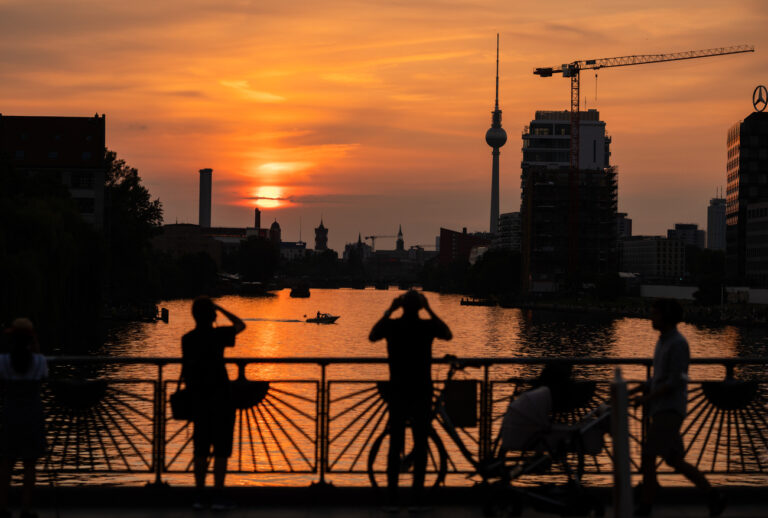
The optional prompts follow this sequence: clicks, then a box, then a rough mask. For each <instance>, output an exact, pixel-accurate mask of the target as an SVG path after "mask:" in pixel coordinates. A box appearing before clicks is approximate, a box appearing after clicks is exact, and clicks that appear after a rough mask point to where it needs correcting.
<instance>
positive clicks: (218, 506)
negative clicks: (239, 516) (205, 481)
mask: <svg viewBox="0 0 768 518" xmlns="http://www.w3.org/2000/svg"><path fill="white" fill-rule="evenodd" d="M236 507H237V505H235V503H234V502H233V501H232V500H228V499H226V498H220V499H217V500H214V501H213V503H212V504H211V511H231V510H232V509H234V508H236Z"/></svg>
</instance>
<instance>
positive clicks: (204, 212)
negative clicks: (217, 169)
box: [198, 169, 213, 228]
mask: <svg viewBox="0 0 768 518" xmlns="http://www.w3.org/2000/svg"><path fill="white" fill-rule="evenodd" d="M212 176H213V169H200V210H199V212H198V224H199V225H200V228H210V226H211V177H212Z"/></svg>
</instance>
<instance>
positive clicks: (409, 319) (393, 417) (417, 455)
mask: <svg viewBox="0 0 768 518" xmlns="http://www.w3.org/2000/svg"><path fill="white" fill-rule="evenodd" d="M398 308H403V314H402V316H401V317H400V318H394V319H393V318H391V316H392V313H393V312H394V311H395V310H397V309H398ZM420 309H424V310H425V311H426V312H427V314H428V315H429V317H430V318H429V319H428V320H424V319H421V318H419V310H420ZM452 337H453V335H452V334H451V330H450V329H449V328H448V326H447V325H445V323H444V322H443V321H442V320H440V318H438V316H437V315H435V313H434V312H433V311H432V309H431V308H430V307H429V303H428V302H427V298H426V297H425V296H424V295H422V294H421V293H419V292H417V291H413V290H411V291H408V292H406V293H405V294H403V295H401V296H399V297H397V298H395V300H393V301H392V305H391V306H390V307H389V309H388V310H386V311H385V312H384V316H383V317H382V318H381V320H379V321H378V322H376V324H375V325H374V326H373V329H372V330H371V334H370V335H369V337H368V338H369V339H370V340H371V341H372V342H375V341H377V340H381V339H382V338H385V339H386V340H387V355H388V359H389V401H388V404H389V431H390V440H389V453H388V456H387V485H388V491H389V505H388V506H387V509H386V510H391V511H396V510H397V507H396V506H397V505H398V499H397V496H398V495H397V484H398V474H399V471H400V454H401V452H402V451H403V446H404V443H405V425H406V421H410V423H411V430H412V432H413V500H412V502H411V504H412V505H413V506H419V505H420V504H421V494H422V492H423V488H424V475H425V471H426V467H427V434H428V431H429V418H430V414H431V408H432V340H434V339H435V338H441V339H443V340H450V339H451V338H452Z"/></svg>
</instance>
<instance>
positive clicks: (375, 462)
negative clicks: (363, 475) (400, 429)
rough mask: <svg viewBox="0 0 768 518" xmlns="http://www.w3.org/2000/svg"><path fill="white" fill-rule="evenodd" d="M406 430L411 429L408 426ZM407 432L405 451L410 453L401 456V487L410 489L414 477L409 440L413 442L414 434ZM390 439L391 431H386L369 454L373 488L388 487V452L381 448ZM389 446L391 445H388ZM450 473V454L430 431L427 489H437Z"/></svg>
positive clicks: (435, 433)
mask: <svg viewBox="0 0 768 518" xmlns="http://www.w3.org/2000/svg"><path fill="white" fill-rule="evenodd" d="M406 429H407V430H408V429H410V426H407V427H406ZM407 430H406V434H405V437H406V444H405V450H406V451H408V452H409V453H408V454H407V455H404V454H402V453H401V454H400V482H399V484H398V485H399V486H400V487H408V486H410V485H411V481H412V477H413V460H412V454H413V451H412V450H413V446H412V444H410V442H411V441H409V438H411V440H412V434H411V433H408V431H407ZM388 437H389V429H387V430H384V432H382V434H381V435H379V436H378V437H377V438H376V440H375V441H373V444H372V445H371V450H370V452H369V453H368V479H369V480H370V482H371V486H373V487H375V488H378V487H387V451H386V450H384V449H383V448H382V447H381V446H382V444H383V443H384V439H385V438H388ZM387 444H389V443H387ZM447 471H448V452H447V451H446V450H445V446H444V445H443V441H442V439H440V436H439V435H437V432H435V430H434V429H430V430H429V435H428V436H427V473H426V477H425V478H424V486H425V487H437V486H439V485H440V484H442V483H443V482H445V474H446V473H447Z"/></svg>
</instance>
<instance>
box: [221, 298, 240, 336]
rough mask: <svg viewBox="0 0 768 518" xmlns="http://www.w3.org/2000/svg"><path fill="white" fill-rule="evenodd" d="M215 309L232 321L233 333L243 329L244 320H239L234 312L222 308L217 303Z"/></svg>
mask: <svg viewBox="0 0 768 518" xmlns="http://www.w3.org/2000/svg"><path fill="white" fill-rule="evenodd" d="M216 309H217V310H219V311H221V314H222V315H224V316H225V317H227V318H228V319H229V321H230V322H232V326H234V328H235V334H239V333H242V332H243V330H244V329H245V322H243V321H242V320H240V317H238V316H237V315H235V314H234V313H230V312H229V311H227V310H226V309H224V308H222V307H221V306H219V305H218V304H216Z"/></svg>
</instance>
